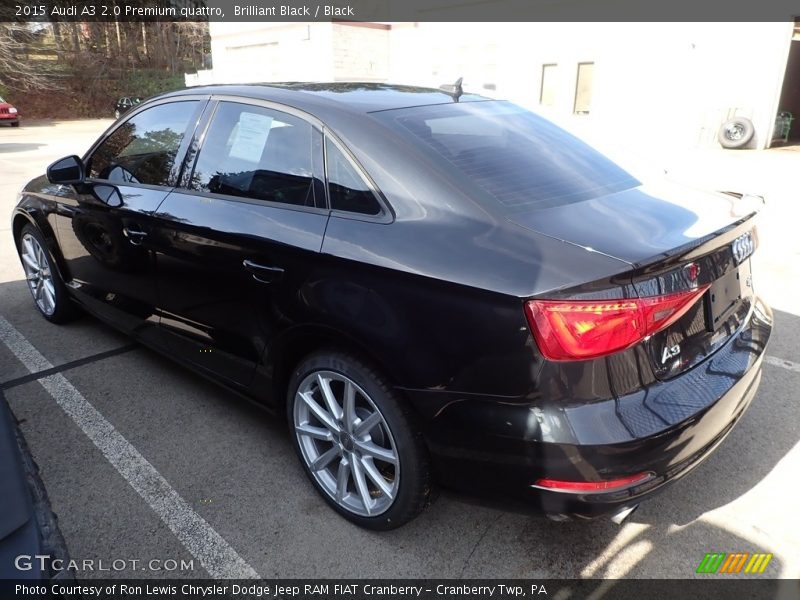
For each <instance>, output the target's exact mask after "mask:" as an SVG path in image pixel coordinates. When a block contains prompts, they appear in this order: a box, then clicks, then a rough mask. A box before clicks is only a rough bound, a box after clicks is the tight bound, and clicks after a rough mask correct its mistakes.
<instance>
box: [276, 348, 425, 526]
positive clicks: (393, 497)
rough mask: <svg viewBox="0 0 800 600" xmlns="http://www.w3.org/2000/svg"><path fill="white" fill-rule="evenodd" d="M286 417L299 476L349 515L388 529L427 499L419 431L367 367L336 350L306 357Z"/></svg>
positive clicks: (412, 514) (358, 521)
mask: <svg viewBox="0 0 800 600" xmlns="http://www.w3.org/2000/svg"><path fill="white" fill-rule="evenodd" d="M287 417H288V420H289V424H290V427H291V430H292V436H291V437H292V442H293V444H294V447H295V451H296V452H297V455H298V456H299V457H300V461H301V462H302V463H303V467H304V469H305V471H306V474H307V475H308V477H309V479H310V480H311V482H312V483H313V484H314V487H316V488H317V491H318V492H319V493H320V494H321V495H322V497H323V498H324V499H325V501H326V502H327V503H328V504H329V505H330V506H331V507H332V508H333V509H334V510H335V511H336V512H338V513H339V514H340V515H342V516H343V517H345V518H346V519H348V520H349V521H352V522H353V523H355V524H357V525H359V526H361V527H365V528H367V529H373V530H387V529H394V528H395V527H400V526H401V525H404V524H405V523H407V522H409V521H411V520H412V519H413V518H414V517H416V516H417V515H418V514H419V513H420V512H421V511H422V510H423V509H424V508H425V507H426V505H427V504H428V503H429V499H430V493H431V487H432V482H431V473H430V463H429V460H428V456H427V451H426V449H425V446H424V444H423V442H422V437H421V434H420V433H419V432H418V430H417V429H416V428H415V427H414V425H413V422H412V418H411V415H410V414H409V413H408V411H407V409H406V408H405V407H404V406H403V404H402V403H401V402H400V400H399V398H398V397H397V395H396V394H395V393H394V391H393V389H392V387H391V386H390V385H389V384H388V382H387V381H386V380H385V379H384V378H383V377H382V376H381V375H380V374H379V373H378V372H377V371H375V370H374V369H373V368H372V367H370V366H368V365H366V364H365V363H363V362H362V361H360V360H358V359H356V358H354V357H352V356H350V355H347V354H343V353H339V352H320V353H316V354H313V355H311V356H309V357H308V358H306V359H305V360H303V361H302V362H301V363H300V365H298V366H297V368H296V369H295V370H294V373H293V375H292V378H291V381H290V383H289V397H288V402H287Z"/></svg>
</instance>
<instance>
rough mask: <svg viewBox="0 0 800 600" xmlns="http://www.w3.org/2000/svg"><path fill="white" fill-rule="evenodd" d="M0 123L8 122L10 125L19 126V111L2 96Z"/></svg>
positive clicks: (0, 100)
mask: <svg viewBox="0 0 800 600" xmlns="http://www.w3.org/2000/svg"><path fill="white" fill-rule="evenodd" d="M0 123H10V124H11V126H12V127H19V111H18V110H17V109H16V108H14V107H13V106H11V105H10V104H9V103H8V102H6V101H5V100H3V99H2V98H0Z"/></svg>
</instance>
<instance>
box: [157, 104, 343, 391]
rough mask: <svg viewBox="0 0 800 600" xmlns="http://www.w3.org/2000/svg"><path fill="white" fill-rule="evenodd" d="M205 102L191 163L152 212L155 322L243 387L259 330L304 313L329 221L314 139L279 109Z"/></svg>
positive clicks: (265, 334)
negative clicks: (156, 232) (156, 228)
mask: <svg viewBox="0 0 800 600" xmlns="http://www.w3.org/2000/svg"><path fill="white" fill-rule="evenodd" d="M212 104H213V106H210V107H209V110H210V111H212V112H213V116H211V118H210V119H209V123H208V125H207V126H206V128H205V131H202V132H201V131H199V130H198V135H197V136H196V140H195V144H196V146H193V147H192V149H191V150H190V153H196V155H197V158H196V161H195V165H194V168H193V169H192V170H191V171H189V170H187V172H186V175H185V179H184V181H183V182H182V186H181V187H180V188H179V189H176V190H175V191H174V192H172V193H171V194H170V195H169V196H168V197H167V198H166V200H165V201H164V203H163V204H162V205H161V207H160V208H159V209H158V211H157V214H156V217H157V218H158V223H159V225H158V226H159V235H158V244H159V249H158V254H159V255H158V277H157V279H158V290H159V297H160V302H161V308H162V312H161V324H162V327H163V329H164V331H165V332H166V334H167V338H168V343H169V344H170V347H171V350H172V351H173V352H174V353H175V354H177V355H179V356H181V357H184V358H186V359H188V360H189V361H190V362H191V363H193V365H195V366H196V367H199V368H201V369H202V370H204V371H206V372H208V373H209V374H213V375H214V376H217V377H218V378H221V379H222V380H224V381H225V382H226V383H228V384H234V385H235V386H240V387H247V386H248V385H249V383H250V382H251V380H252V378H253V376H254V373H255V367H256V365H257V364H259V362H260V360H261V358H262V355H263V352H264V348H265V347H266V344H267V340H268V339H269V338H270V337H271V336H274V335H275V334H276V332H278V331H280V330H281V329H282V328H285V327H288V326H290V325H291V324H292V323H294V322H297V321H298V320H303V318H304V316H303V311H304V306H303V302H302V294H303V288H304V286H305V285H306V283H307V281H308V277H309V273H310V271H311V270H312V269H313V266H314V262H315V257H316V256H317V255H318V252H319V250H320V247H321V245H322V238H323V234H324V232H325V225H326V223H327V219H328V211H327V210H326V208H325V205H326V203H325V198H324V195H325V194H324V184H323V183H322V179H323V167H322V147H321V139H322V138H321V133H320V130H319V128H318V127H317V126H316V125H315V124H313V123H312V122H310V121H308V120H306V119H305V118H303V117H302V116H300V114H299V113H296V112H294V111H292V110H291V109H288V108H285V107H283V108H280V109H279V108H276V107H274V106H273V105H270V104H267V103H258V102H252V103H250V102H248V101H246V100H242V99H233V98H231V99H225V98H222V99H219V100H213V101H212Z"/></svg>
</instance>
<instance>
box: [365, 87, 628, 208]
mask: <svg viewBox="0 0 800 600" xmlns="http://www.w3.org/2000/svg"><path fill="white" fill-rule="evenodd" d="M375 116H376V117H378V118H379V119H382V120H384V121H385V122H386V123H387V124H388V125H390V126H391V127H393V128H394V129H395V130H397V131H398V132H399V133H400V134H402V135H403V136H405V137H406V138H408V139H410V140H411V141H412V142H413V143H414V144H416V145H418V146H420V147H422V148H424V149H425V151H426V152H428V153H429V154H432V155H433V156H434V159H435V164H437V165H438V166H439V167H440V168H442V169H444V170H445V171H447V172H448V173H449V174H450V175H451V176H452V177H453V178H454V179H456V180H457V181H459V182H462V183H466V184H467V185H470V186H472V187H473V188H477V189H479V190H483V192H485V193H486V194H487V195H488V196H489V197H490V198H492V199H493V200H495V201H496V202H497V203H499V204H500V205H501V206H502V207H503V208H504V209H506V210H508V211H509V212H513V211H519V210H525V209H531V208H534V209H538V208H550V207H554V206H561V205H564V204H570V203H572V202H580V201H583V200H588V199H591V198H596V197H599V196H604V195H607V194H611V193H614V192H619V191H622V190H625V189H629V188H632V187H635V186H636V185H638V184H639V182H638V181H636V179H634V178H633V177H632V176H631V175H629V174H628V173H627V172H625V171H624V170H623V169H622V168H620V167H618V166H617V165H615V164H614V163H613V162H611V161H610V160H609V159H607V158H605V157H604V156H603V155H602V154H600V153H599V152H597V151H596V150H594V149H593V148H591V147H590V146H588V145H587V144H585V143H584V142H582V141H580V140H579V139H577V138H576V137H574V136H572V135H570V134H569V133H567V132H566V131H564V130H563V129H561V128H559V127H557V126H556V125H554V124H552V123H550V122H549V121H547V120H546V119H543V118H541V117H539V116H537V115H534V114H533V113H531V112H528V111H526V110H524V109H522V108H520V107H518V106H515V105H513V104H510V103H508V102H468V103H453V104H445V105H437V106H423V107H416V108H409V109H400V110H390V111H384V112H382V113H375Z"/></svg>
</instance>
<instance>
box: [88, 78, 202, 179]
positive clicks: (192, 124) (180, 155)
mask: <svg viewBox="0 0 800 600" xmlns="http://www.w3.org/2000/svg"><path fill="white" fill-rule="evenodd" d="M208 101H209V96H208V94H186V95H179V96H169V97H167V98H158V99H155V100H152V101H149V102H142V103H140V104H137V105H135V108H133V109H131V110H130V111H129V112H127V113H125V117H126V118H125V119H124V120H123V121H120V122H119V123H115V124H114V125H112V126H111V127H109V128H108V129H106V131H105V133H103V135H101V136H100V137H99V138H98V139H97V140H95V143H94V144H92V146H91V147H90V148H89V150H87V151H86V153H85V154H84V155H83V156H82V157H81V162H82V163H83V164H84V166H86V167H88V166H89V159H90V158H91V157H92V156H93V155H94V153H95V152H96V151H97V149H98V148H100V146H102V145H103V144H104V143H105V142H106V140H107V139H108V138H110V137H111V136H112V135H114V133H116V131H117V129H119V128H120V127H122V126H123V125H125V124H126V123H127V122H128V121H130V120H131V119H133V118H134V117H135V116H136V115H138V114H139V113H140V112H143V111H145V110H148V109H150V108H155V107H156V106H161V105H162V104H175V103H177V102H198V105H197V108H196V109H195V112H194V113H193V114H192V116H191V117H190V118H189V122H188V124H187V125H186V129H184V131H183V138H182V139H181V143H180V145H179V146H178V150H177V152H176V153H175V162H174V163H173V164H172V168H171V169H170V174H169V182H170V183H169V184H168V185H154V184H151V183H132V182H129V183H125V184H124V185H125V187H140V188H144V189H151V190H173V189H175V187H177V185H178V184H179V183H180V178H181V173H182V169H183V163H184V162H185V159H186V153H187V151H188V149H189V141H190V139H191V138H192V137H193V135H194V132H195V130H196V129H197V125H198V123H199V122H200V121H201V120H202V115H203V114H204V112H205V110H206V107H207V105H208ZM87 170H88V169H87ZM86 181H87V182H88V183H93V182H102V183H111V184H112V185H120V184H119V182H116V183H115V182H112V181H111V180H109V179H97V178H95V177H87V178H86Z"/></svg>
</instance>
